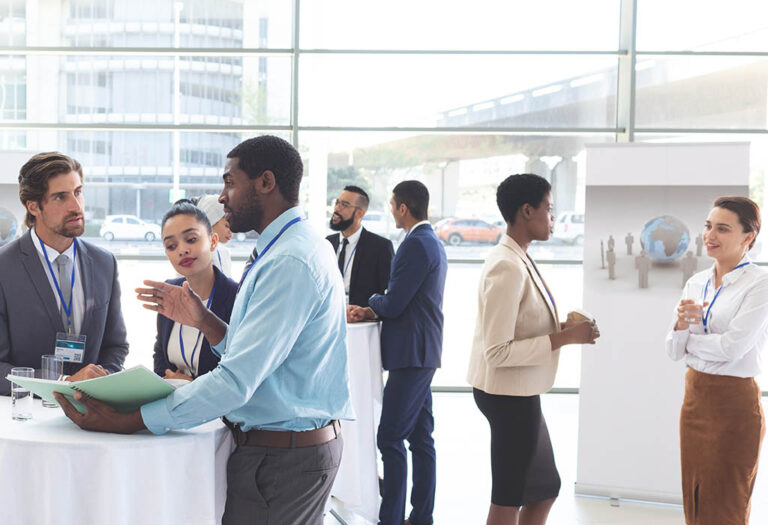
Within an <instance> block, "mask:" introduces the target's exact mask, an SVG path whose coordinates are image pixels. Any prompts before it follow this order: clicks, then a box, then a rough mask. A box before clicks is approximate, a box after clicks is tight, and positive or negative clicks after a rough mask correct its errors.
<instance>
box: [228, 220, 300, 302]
mask: <svg viewBox="0 0 768 525" xmlns="http://www.w3.org/2000/svg"><path fill="white" fill-rule="evenodd" d="M300 220H301V217H294V218H293V219H292V220H291V221H290V222H289V223H288V224H286V225H285V226H283V229H282V230H280V231H279V232H278V234H277V235H275V236H274V237H273V238H272V240H271V241H269V244H267V247H266V248H264V250H263V251H262V252H261V253H260V254H259V255H257V256H256V258H255V259H254V260H253V262H252V263H251V265H250V266H249V267H248V268H246V269H245V273H243V277H242V278H241V279H240V286H242V284H243V283H244V282H245V278H246V277H248V272H250V271H251V268H253V267H254V266H256V263H257V262H259V259H261V258H262V257H263V256H264V254H265V253H267V252H268V251H269V249H270V248H272V245H273V244H275V241H277V240H278V239H279V238H280V236H281V235H282V234H284V233H285V230H287V229H288V228H290V227H291V226H293V225H294V224H296V223H297V222H299V221H300ZM238 291H239V288H238Z"/></svg>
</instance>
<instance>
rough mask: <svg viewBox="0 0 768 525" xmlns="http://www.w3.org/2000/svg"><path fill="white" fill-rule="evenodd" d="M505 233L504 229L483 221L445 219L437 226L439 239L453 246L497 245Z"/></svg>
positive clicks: (436, 232)
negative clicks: (471, 243) (468, 244)
mask: <svg viewBox="0 0 768 525" xmlns="http://www.w3.org/2000/svg"><path fill="white" fill-rule="evenodd" d="M503 233H504V228H502V227H500V226H497V225H495V224H491V223H489V222H486V221H484V220H482V219H461V218H452V219H443V220H442V221H440V222H438V223H437V224H436V225H435V234H436V235H437V238H438V239H440V240H441V241H443V242H444V243H445V244H449V245H451V246H459V245H461V244H464V243H470V242H473V243H490V244H496V243H497V242H499V239H501V236H502V234H503Z"/></svg>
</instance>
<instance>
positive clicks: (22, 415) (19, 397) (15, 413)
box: [11, 367, 35, 421]
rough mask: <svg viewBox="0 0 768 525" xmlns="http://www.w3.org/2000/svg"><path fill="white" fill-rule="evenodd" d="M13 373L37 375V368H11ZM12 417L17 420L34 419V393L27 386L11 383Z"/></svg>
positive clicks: (15, 374) (20, 375)
mask: <svg viewBox="0 0 768 525" xmlns="http://www.w3.org/2000/svg"><path fill="white" fill-rule="evenodd" d="M11 375H13V376H17V377H35V369H34V368H28V367H18V368H11ZM11 406H12V408H11V417H12V418H13V419H15V420H16V421H26V420H28V419H32V393H31V392H30V391H29V390H27V389H26V388H24V387H22V386H20V385H17V384H16V383H13V382H12V383H11Z"/></svg>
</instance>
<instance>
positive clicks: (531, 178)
mask: <svg viewBox="0 0 768 525" xmlns="http://www.w3.org/2000/svg"><path fill="white" fill-rule="evenodd" d="M551 191H552V185H551V184H550V183H549V182H548V181H547V179H545V178H544V177H540V176H538V175H534V174H533V173H521V174H518V175H510V176H509V177H507V178H506V179H504V180H503V181H502V182H501V184H499V187H498V188H497V189H496V204H497V205H498V207H499V211H500V212H501V216H502V217H504V220H505V221H507V222H508V223H509V224H514V223H515V218H516V217H517V211H518V210H519V209H520V208H522V207H523V205H525V204H528V205H530V206H533V207H534V208H538V207H539V206H540V205H541V202H542V201H543V200H544V197H545V196H546V195H547V194H548V193H549V192H551Z"/></svg>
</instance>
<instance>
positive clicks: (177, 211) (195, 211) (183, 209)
mask: <svg viewBox="0 0 768 525" xmlns="http://www.w3.org/2000/svg"><path fill="white" fill-rule="evenodd" d="M177 215H190V216H192V217H194V218H195V219H197V222H199V223H201V224H202V225H203V226H205V229H206V230H207V231H208V235H211V234H212V233H213V227H211V221H209V220H208V215H206V214H205V212H204V211H203V210H201V209H200V208H198V207H197V206H195V205H194V204H193V203H192V201H191V200H189V199H179V200H177V201H176V202H174V203H173V206H171V209H169V210H168V211H167V212H165V215H163V221H162V222H161V223H160V230H161V231H162V229H163V228H165V223H166V222H168V219H170V218H171V217H175V216H177Z"/></svg>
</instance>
